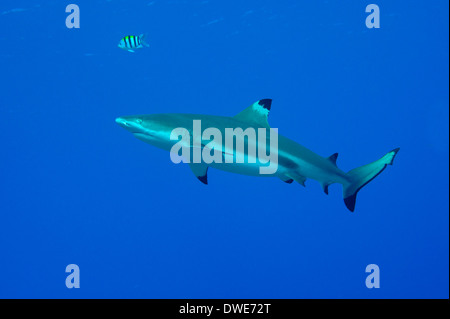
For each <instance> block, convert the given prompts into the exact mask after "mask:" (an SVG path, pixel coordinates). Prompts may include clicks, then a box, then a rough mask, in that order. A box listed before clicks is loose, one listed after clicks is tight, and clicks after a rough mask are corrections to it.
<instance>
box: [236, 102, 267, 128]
mask: <svg viewBox="0 0 450 319" xmlns="http://www.w3.org/2000/svg"><path fill="white" fill-rule="evenodd" d="M271 105H272V100H271V99H262V100H259V101H257V102H255V103H253V104H252V105H250V106H249V107H247V108H246V109H245V110H243V111H242V112H241V113H239V114H238V115H236V116H235V117H234V118H235V119H237V120H239V121H242V122H247V123H251V124H254V125H256V126H259V127H266V128H270V126H269V123H268V122H267V116H268V115H269V111H270V106H271Z"/></svg>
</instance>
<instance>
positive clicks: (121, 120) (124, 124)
mask: <svg viewBox="0 0 450 319" xmlns="http://www.w3.org/2000/svg"><path fill="white" fill-rule="evenodd" d="M116 123H117V124H119V125H120V126H122V127H123V128H127V127H129V124H128V122H127V120H125V119H124V118H123V117H118V118H116Z"/></svg>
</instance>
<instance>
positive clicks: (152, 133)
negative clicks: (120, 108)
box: [116, 114, 174, 149]
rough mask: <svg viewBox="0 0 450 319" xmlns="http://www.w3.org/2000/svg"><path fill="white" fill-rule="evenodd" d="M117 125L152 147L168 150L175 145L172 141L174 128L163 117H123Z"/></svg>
mask: <svg viewBox="0 0 450 319" xmlns="http://www.w3.org/2000/svg"><path fill="white" fill-rule="evenodd" d="M116 123H117V124H119V125H120V126H122V127H123V128H124V129H126V130H127V131H129V132H131V133H133V135H134V136H135V137H136V138H138V139H140V140H142V141H144V142H146V143H149V144H151V145H154V146H157V147H161V148H164V149H166V148H170V147H171V146H172V145H173V143H174V142H173V141H171V140H170V133H171V131H172V129H173V127H171V126H170V124H169V123H167V121H165V118H164V117H162V116H161V115H157V114H155V115H136V116H121V117H118V118H116Z"/></svg>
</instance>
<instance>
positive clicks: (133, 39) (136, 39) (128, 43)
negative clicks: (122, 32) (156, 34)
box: [118, 34, 149, 52]
mask: <svg viewBox="0 0 450 319" xmlns="http://www.w3.org/2000/svg"><path fill="white" fill-rule="evenodd" d="M144 38H145V34H141V35H140V36H135V35H127V36H126V37H123V38H122V40H120V42H119V45H118V47H119V48H121V49H123V50H127V51H128V52H134V50H135V49H142V48H143V47H149V45H148V44H147V43H146V42H145V40H144Z"/></svg>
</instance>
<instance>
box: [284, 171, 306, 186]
mask: <svg viewBox="0 0 450 319" xmlns="http://www.w3.org/2000/svg"><path fill="white" fill-rule="evenodd" d="M287 176H288V177H289V178H292V179H293V180H294V181H296V182H297V183H299V184H300V185H302V186H306V185H305V181H306V177H305V176H302V175H300V174H297V173H289V174H287Z"/></svg>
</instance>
